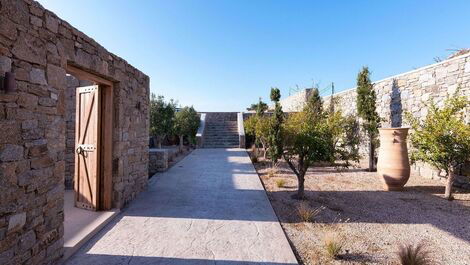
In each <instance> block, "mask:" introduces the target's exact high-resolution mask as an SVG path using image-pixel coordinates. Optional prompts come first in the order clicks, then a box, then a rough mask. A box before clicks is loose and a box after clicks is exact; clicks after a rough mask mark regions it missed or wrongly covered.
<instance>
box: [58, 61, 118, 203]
mask: <svg viewBox="0 0 470 265" xmlns="http://www.w3.org/2000/svg"><path fill="white" fill-rule="evenodd" d="M66 72H67V73H68V74H71V75H73V76H74V77H76V78H78V79H79V80H87V81H91V82H94V83H96V84H97V85H99V86H100V87H101V88H102V89H101V102H99V103H98V104H99V107H100V113H101V119H100V120H101V122H102V124H101V132H100V134H101V135H100V147H99V148H100V159H99V164H100V165H99V168H100V174H99V179H100V181H99V185H100V187H99V192H98V193H99V203H98V207H97V210H110V209H111V208H112V205H113V204H112V194H113V163H112V159H113V135H114V132H113V120H114V113H113V94H114V93H113V92H114V82H112V81H110V80H107V79H105V78H102V77H99V76H97V75H95V74H92V73H90V72H88V71H86V70H82V69H80V68H78V67H75V66H73V65H70V64H67V68H66ZM74 178H75V177H74Z"/></svg>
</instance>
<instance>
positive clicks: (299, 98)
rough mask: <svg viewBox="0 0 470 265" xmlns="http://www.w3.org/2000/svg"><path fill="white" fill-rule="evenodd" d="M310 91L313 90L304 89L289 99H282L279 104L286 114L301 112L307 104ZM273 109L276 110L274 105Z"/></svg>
mask: <svg viewBox="0 0 470 265" xmlns="http://www.w3.org/2000/svg"><path fill="white" fill-rule="evenodd" d="M310 91H311V89H304V90H301V91H299V92H297V93H295V94H293V95H290V96H289V97H287V98H284V99H281V100H280V101H279V103H280V104H281V107H282V110H283V111H285V112H295V111H299V110H301V109H302V108H303V107H304V105H305V103H306V102H307V99H308V97H309V95H310ZM271 107H272V108H273V109H274V105H273V106H271Z"/></svg>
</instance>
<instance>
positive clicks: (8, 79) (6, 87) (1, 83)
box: [0, 72, 16, 93]
mask: <svg viewBox="0 0 470 265" xmlns="http://www.w3.org/2000/svg"><path fill="white" fill-rule="evenodd" d="M0 90H3V91H5V93H13V92H15V91H16V80H15V74H14V73H13V72H6V73H5V77H3V78H0Z"/></svg>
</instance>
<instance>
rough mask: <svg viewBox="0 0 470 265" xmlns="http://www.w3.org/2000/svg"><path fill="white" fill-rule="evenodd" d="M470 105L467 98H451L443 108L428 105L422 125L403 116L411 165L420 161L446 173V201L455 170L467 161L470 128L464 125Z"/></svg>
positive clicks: (414, 118)
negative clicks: (406, 127)
mask: <svg viewBox="0 0 470 265" xmlns="http://www.w3.org/2000/svg"><path fill="white" fill-rule="evenodd" d="M469 105H470V102H469V100H468V99H467V98H466V97H464V96H457V95H454V96H453V97H450V98H448V99H447V100H446V101H445V104H444V106H443V107H442V108H438V107H437V106H436V105H435V104H434V103H433V102H431V104H430V106H429V113H428V114H427V116H426V118H425V119H424V120H423V121H421V120H420V119H418V118H416V117H413V116H412V114H411V113H406V114H405V115H406V119H407V120H408V121H409V122H410V124H411V127H412V132H411V143H412V147H413V149H412V153H411V161H412V162H414V161H423V162H426V163H429V164H431V165H432V166H434V167H436V168H437V169H439V170H444V171H445V172H446V173H447V185H446V192H445V197H446V198H447V199H451V198H452V184H453V182H454V169H455V168H456V167H458V166H460V165H462V164H463V163H465V162H467V161H469V160H470V124H468V123H465V121H464V114H465V111H466V110H467V111H468V109H467V108H468V107H469Z"/></svg>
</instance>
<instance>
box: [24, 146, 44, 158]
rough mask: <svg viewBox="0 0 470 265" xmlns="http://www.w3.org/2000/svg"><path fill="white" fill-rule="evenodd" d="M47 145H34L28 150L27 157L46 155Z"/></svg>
mask: <svg viewBox="0 0 470 265" xmlns="http://www.w3.org/2000/svg"><path fill="white" fill-rule="evenodd" d="M47 151H48V149H47V145H45V144H43V145H35V146H32V147H30V148H29V150H28V155H29V157H39V156H43V155H45V154H47Z"/></svg>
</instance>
